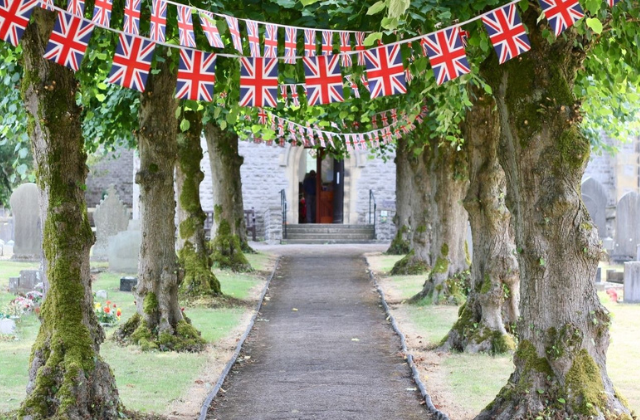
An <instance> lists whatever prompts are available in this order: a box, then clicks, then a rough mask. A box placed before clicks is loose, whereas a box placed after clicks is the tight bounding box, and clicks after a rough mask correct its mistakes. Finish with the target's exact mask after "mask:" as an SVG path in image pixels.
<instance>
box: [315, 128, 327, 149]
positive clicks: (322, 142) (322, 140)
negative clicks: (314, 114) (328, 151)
mask: <svg viewBox="0 0 640 420" xmlns="http://www.w3.org/2000/svg"><path fill="white" fill-rule="evenodd" d="M316 135H317V136H318V140H320V147H326V146H327V143H326V142H325V141H324V135H323V134H322V131H321V130H320V129H316Z"/></svg>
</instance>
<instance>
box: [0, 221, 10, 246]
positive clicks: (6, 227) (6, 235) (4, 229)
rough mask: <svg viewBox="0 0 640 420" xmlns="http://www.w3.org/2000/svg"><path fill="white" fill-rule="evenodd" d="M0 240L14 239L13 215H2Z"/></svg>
mask: <svg viewBox="0 0 640 420" xmlns="http://www.w3.org/2000/svg"><path fill="white" fill-rule="evenodd" d="M0 240H2V241H4V242H9V241H11V240H13V217H9V216H2V215H0Z"/></svg>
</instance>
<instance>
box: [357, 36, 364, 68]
mask: <svg viewBox="0 0 640 420" xmlns="http://www.w3.org/2000/svg"><path fill="white" fill-rule="evenodd" d="M365 36H366V34H365V33H364V32H356V51H360V52H359V53H358V65H359V66H364V65H365V61H364V37H365Z"/></svg>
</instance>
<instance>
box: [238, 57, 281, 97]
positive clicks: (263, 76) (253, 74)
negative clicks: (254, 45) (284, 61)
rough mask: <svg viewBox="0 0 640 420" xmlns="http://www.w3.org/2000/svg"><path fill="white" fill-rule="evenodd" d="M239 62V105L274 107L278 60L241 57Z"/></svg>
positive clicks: (276, 93)
mask: <svg viewBox="0 0 640 420" xmlns="http://www.w3.org/2000/svg"><path fill="white" fill-rule="evenodd" d="M240 64H241V66H240V106H260V107H265V106H270V107H276V106H277V105H278V104H277V98H278V60H277V59H275V58H261V57H242V58H241V59H240Z"/></svg>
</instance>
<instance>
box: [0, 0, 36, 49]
mask: <svg viewBox="0 0 640 420" xmlns="http://www.w3.org/2000/svg"><path fill="white" fill-rule="evenodd" d="M38 3H39V1H38V0H0V38H1V39H3V40H4V41H6V42H8V43H10V44H11V45H13V46H14V47H17V46H18V44H19V43H20V39H22V35H23V34H24V30H25V28H26V27H27V25H28V24H29V19H30V18H31V13H33V9H34V8H35V7H36V6H37V5H38Z"/></svg>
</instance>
